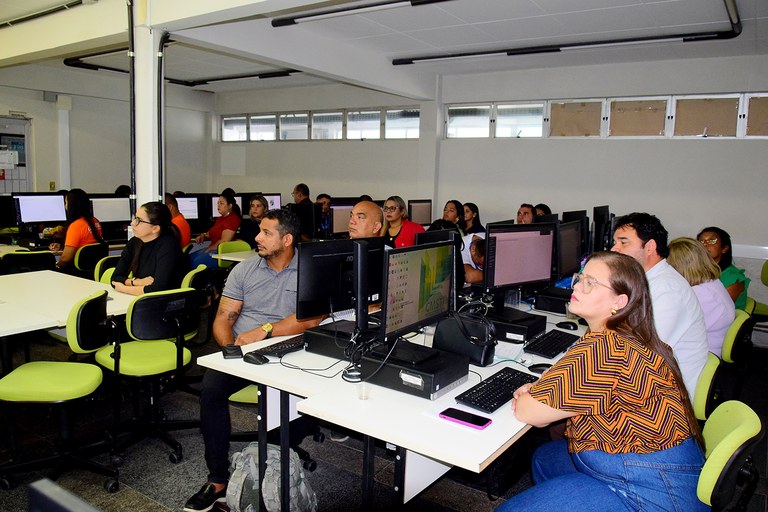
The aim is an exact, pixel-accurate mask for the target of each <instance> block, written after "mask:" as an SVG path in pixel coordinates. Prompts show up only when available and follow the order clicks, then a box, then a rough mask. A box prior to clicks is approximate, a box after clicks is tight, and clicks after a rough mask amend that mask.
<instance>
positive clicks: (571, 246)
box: [557, 220, 584, 279]
mask: <svg viewBox="0 0 768 512" xmlns="http://www.w3.org/2000/svg"><path fill="white" fill-rule="evenodd" d="M583 255H584V253H583V252H582V250H581V221H579V220H575V221H572V222H561V223H560V224H559V225H558V228H557V279H563V278H564V277H568V276H570V275H571V274H575V273H576V272H578V271H579V269H581V257H582V256H583Z"/></svg>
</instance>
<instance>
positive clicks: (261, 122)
mask: <svg viewBox="0 0 768 512" xmlns="http://www.w3.org/2000/svg"><path fill="white" fill-rule="evenodd" d="M250 119H251V140H275V136H276V134H277V116H276V115H275V114H262V115H255V116H251V118H250Z"/></svg>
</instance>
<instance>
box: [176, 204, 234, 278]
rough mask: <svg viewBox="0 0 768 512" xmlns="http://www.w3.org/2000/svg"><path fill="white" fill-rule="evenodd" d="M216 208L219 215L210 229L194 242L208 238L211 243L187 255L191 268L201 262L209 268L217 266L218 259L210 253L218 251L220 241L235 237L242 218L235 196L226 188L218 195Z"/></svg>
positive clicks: (200, 241) (227, 240)
mask: <svg viewBox="0 0 768 512" xmlns="http://www.w3.org/2000/svg"><path fill="white" fill-rule="evenodd" d="M216 208H217V209H218V211H219V216H218V217H216V221H215V222H214V223H213V226H211V229H209V230H208V231H207V232H205V233H203V234H201V235H199V236H198V237H197V238H195V243H198V244H199V243H202V242H204V241H205V240H206V239H208V240H210V241H211V244H210V245H209V246H208V247H206V248H205V249H201V250H199V251H195V252H193V253H192V254H190V255H189V261H190V264H191V266H192V268H195V267H197V266H198V265H199V264H201V263H202V264H203V265H206V266H208V267H210V268H215V267H217V266H218V261H216V260H215V259H213V256H211V254H213V253H215V252H217V251H218V248H219V244H220V243H221V242H229V241H231V240H234V239H235V234H236V233H237V228H239V227H240V222H241V221H242V220H243V219H242V215H240V207H239V206H237V202H236V201H235V196H234V195H232V194H229V193H228V191H226V190H225V191H224V192H222V193H221V195H220V196H219V200H218V202H217V203H216Z"/></svg>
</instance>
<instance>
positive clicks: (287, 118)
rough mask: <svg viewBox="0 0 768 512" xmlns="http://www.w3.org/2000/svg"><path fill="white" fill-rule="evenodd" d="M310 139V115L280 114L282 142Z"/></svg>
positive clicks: (304, 113)
mask: <svg viewBox="0 0 768 512" xmlns="http://www.w3.org/2000/svg"><path fill="white" fill-rule="evenodd" d="M307 139H309V115H308V114H307V113H306V112H299V113H295V114H280V140H307Z"/></svg>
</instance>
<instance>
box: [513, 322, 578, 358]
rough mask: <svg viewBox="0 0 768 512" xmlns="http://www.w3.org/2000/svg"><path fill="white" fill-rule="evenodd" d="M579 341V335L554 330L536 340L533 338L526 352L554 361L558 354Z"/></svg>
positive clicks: (525, 348)
mask: <svg viewBox="0 0 768 512" xmlns="http://www.w3.org/2000/svg"><path fill="white" fill-rule="evenodd" d="M578 339H579V336H578V335H577V334H571V333H569V332H565V331H558V330H557V329H552V330H551V331H549V332H547V333H544V334H542V335H540V336H538V337H536V338H533V339H532V340H531V341H530V342H529V343H528V344H527V345H526V346H524V347H523V351H524V352H528V353H529V354H534V355H537V356H541V357H546V358H547V359H553V358H554V357H556V356H557V355H558V354H561V353H563V352H565V351H566V350H568V348H569V347H570V346H571V345H573V344H574V343H576V340H578Z"/></svg>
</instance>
